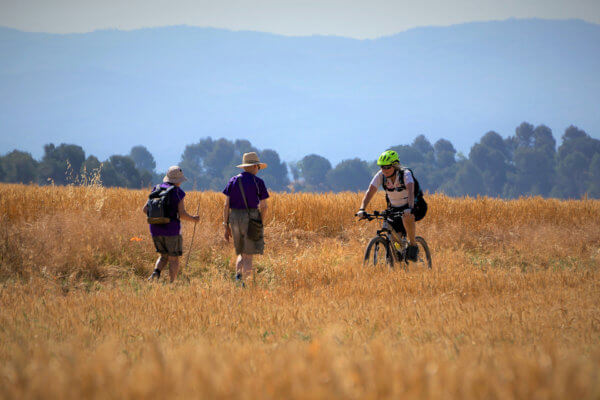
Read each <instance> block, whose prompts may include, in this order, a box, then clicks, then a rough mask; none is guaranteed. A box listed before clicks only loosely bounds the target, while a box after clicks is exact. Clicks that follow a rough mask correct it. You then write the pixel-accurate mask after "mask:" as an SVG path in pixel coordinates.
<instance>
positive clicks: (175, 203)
mask: <svg viewBox="0 0 600 400" xmlns="http://www.w3.org/2000/svg"><path fill="white" fill-rule="evenodd" d="M170 185H171V184H170V183H161V184H160V187H163V188H168V187H169V186H170ZM184 197H185V192H184V191H183V190H181V188H178V187H175V189H173V190H171V191H170V192H169V208H170V209H171V210H172V212H173V214H177V210H178V208H179V202H180V201H181V200H183V198H184ZM177 215H178V214H177ZM180 233H181V222H180V221H179V218H171V222H169V223H168V224H150V234H151V235H152V236H177V235H179V234H180Z"/></svg>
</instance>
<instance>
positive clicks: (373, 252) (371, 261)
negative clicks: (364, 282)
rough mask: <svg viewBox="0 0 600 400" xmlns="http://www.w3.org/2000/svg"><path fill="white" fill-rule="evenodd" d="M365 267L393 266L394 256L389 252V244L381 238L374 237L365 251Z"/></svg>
mask: <svg viewBox="0 0 600 400" xmlns="http://www.w3.org/2000/svg"><path fill="white" fill-rule="evenodd" d="M363 264H364V265H365V266H373V267H379V266H384V265H387V266H389V267H390V268H392V267H393V266H394V256H393V255H392V252H391V247H390V242H389V240H387V239H386V238H384V237H382V236H375V237H374V238H373V239H371V241H370V242H369V244H368V245H367V249H366V250H365V260H364V263H363Z"/></svg>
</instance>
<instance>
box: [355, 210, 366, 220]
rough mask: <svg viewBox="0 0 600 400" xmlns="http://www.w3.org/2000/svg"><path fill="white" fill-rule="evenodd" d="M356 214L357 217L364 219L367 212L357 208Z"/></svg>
mask: <svg viewBox="0 0 600 400" xmlns="http://www.w3.org/2000/svg"><path fill="white" fill-rule="evenodd" d="M356 216H357V217H358V219H365V218H367V213H366V212H365V210H358V212H357V213H356Z"/></svg>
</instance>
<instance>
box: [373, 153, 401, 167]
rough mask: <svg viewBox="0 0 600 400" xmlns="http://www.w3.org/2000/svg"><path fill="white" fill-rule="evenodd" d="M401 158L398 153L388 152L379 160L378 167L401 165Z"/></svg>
mask: <svg viewBox="0 0 600 400" xmlns="http://www.w3.org/2000/svg"><path fill="white" fill-rule="evenodd" d="M399 162H400V158H398V153H396V152H395V151H394V150H387V151H384V152H383V153H381V155H380V156H379V158H378V159H377V165H379V166H382V165H392V164H394V163H399Z"/></svg>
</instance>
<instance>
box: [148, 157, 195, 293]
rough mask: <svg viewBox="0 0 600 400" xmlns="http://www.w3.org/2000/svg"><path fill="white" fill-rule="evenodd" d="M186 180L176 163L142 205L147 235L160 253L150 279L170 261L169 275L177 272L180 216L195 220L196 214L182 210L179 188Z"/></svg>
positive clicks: (179, 255)
mask: <svg viewBox="0 0 600 400" xmlns="http://www.w3.org/2000/svg"><path fill="white" fill-rule="evenodd" d="M186 180H187V179H186V178H185V176H183V170H182V169H181V168H179V167H178V166H172V167H170V168H169V170H168V172H167V174H166V175H165V177H164V178H163V183H161V184H160V185H156V186H155V187H154V189H153V190H152V193H150V196H149V199H148V202H147V203H146V205H145V206H144V208H143V211H144V214H146V215H147V216H148V222H149V223H150V234H151V235H152V240H153V241H154V247H155V248H156V252H157V253H159V254H160V256H159V257H158V260H156V266H155V268H154V272H152V275H150V277H149V278H148V280H149V281H151V280H153V279H159V278H160V273H161V271H162V270H163V269H164V268H165V267H166V265H167V263H168V264H169V278H170V281H171V282H173V281H174V280H175V278H177V273H178V272H179V257H181V255H182V254H183V239H182V237H181V222H180V220H181V219H184V220H187V221H193V222H198V221H199V220H200V218H199V217H198V216H197V215H193V216H192V215H190V214H188V213H187V211H185V205H184V202H183V198H184V197H185V192H184V191H183V190H182V189H181V188H180V187H179V186H180V185H181V184H182V183H183V182H185V181H186Z"/></svg>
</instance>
